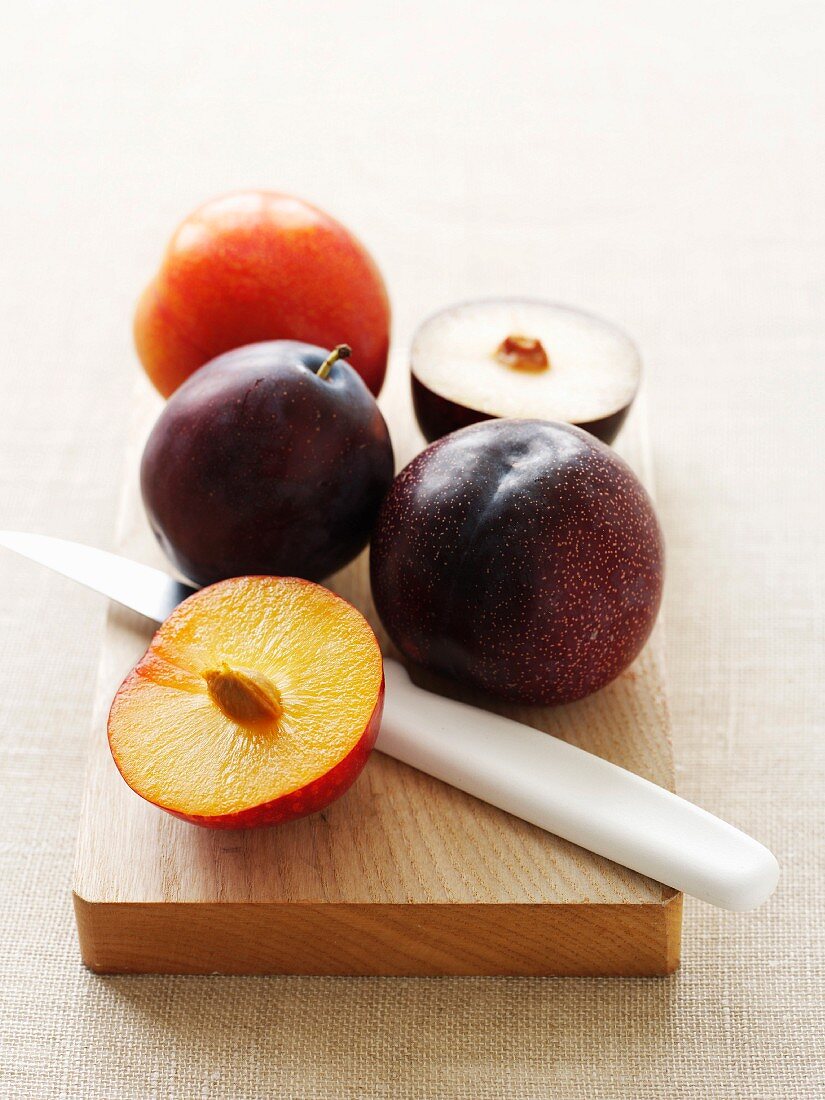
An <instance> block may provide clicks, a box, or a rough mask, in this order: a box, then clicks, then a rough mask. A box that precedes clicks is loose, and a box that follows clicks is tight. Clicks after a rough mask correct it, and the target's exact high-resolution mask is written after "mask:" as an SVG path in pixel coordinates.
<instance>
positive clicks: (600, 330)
mask: <svg viewBox="0 0 825 1100" xmlns="http://www.w3.org/2000/svg"><path fill="white" fill-rule="evenodd" d="M410 366H411V371H412V394H413V404H414V407H415V414H416V418H417V420H418V424H419V427H420V428H421V431H422V433H423V434H424V436H425V438H426V439H427V440H428V442H433V440H435V439H440V438H441V437H442V436H444V435H447V434H448V433H449V432H453V431H456V430H458V429H459V428H466V427H467V426H468V425H470V424H475V423H477V422H479V421H481V420H491V419H495V418H498V417H503V418H505V417H506V418H518V419H526V418H533V419H539V420H552V421H560V422H562V423H566V424H573V425H575V426H576V427H579V428H584V429H585V430H586V431H588V432H590V433H591V435H595V436H596V437H597V438H598V439H601V440H602V442H604V443H612V442H613V440H614V439H615V438H616V436H617V434H618V432H619V429H620V428H621V426H622V424H623V423H624V420H625V417H626V416H627V413H628V411H629V409H630V406H631V405H632V404H633V399H634V397H635V396H636V392H637V390H638V388H639V381H640V378H641V359H640V357H639V352H638V350H637V348H636V345H635V344H634V343H633V341H632V340H630V338H629V337H628V336H626V335H625V334H624V333H623V332H622V331H621V329H618V328H617V327H616V326H615V325H613V324H611V323H610V322H609V321H604V320H602V319H601V318H599V317H595V316H593V315H592V314H589V313H585V312H583V311H582V310H578V309H573V308H571V307H569V306H562V305H556V304H554V303H552V302H542V301H534V300H530V299H516V298H491V299H486V300H480V301H474V302H465V303H463V304H461V305H456V306H451V307H450V308H449V309H445V310H443V311H442V312H440V313H437V314H435V315H434V316H433V317H430V318H429V319H428V320H426V321H425V322H424V323H423V324H422V325H421V326H420V328H419V329H418V331H417V332H416V334H415V337H414V338H413V344H412V351H411V359H410Z"/></svg>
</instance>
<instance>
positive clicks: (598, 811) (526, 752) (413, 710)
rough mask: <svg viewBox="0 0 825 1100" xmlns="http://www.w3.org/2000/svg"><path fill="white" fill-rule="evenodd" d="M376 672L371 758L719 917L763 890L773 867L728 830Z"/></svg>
mask: <svg viewBox="0 0 825 1100" xmlns="http://www.w3.org/2000/svg"><path fill="white" fill-rule="evenodd" d="M385 674H386V678H387V693H386V700H385V706H384V719H383V722H382V725H381V732H380V734H379V737H378V742H377V744H376V748H378V749H380V751H381V752H385V753H387V754H388V755H390V756H394V757H396V759H398V760H401V761H403V762H404V763H405V764H410V765H411V766H412V767H414V768H419V769H420V770H421V771H423V772H427V773H428V774H429V775H433V776H435V777H436V778H437V779H441V780H443V781H444V782H445V783H450V784H452V786H454V787H458V788H460V789H461V790H462V791H466V792H467V793H468V794H471V795H475V797H476V798H481V799H483V800H484V801H485V802H489V803H491V804H492V805H493V806H498V807H499V808H500V809H502V810H506V811H507V812H508V813H511V814H515V815H516V816H517V817H521V818H524V820H525V821H530V822H532V824H533V825H538V826H540V828H542V829H547V830H548V831H549V832H551V833H556V835H557V836H560V837H563V838H564V839H565V840H569V841H572V842H573V843H574V844H579V845H581V847H583V848H587V849H589V850H590V851H592V852H596V853H597V854H598V855H601V856H605V857H606V858H607V859H612V860H614V861H615V862H616V863H621V864H623V865H624V866H625V867H630V868H631V869H632V870H634V871H639V872H640V873H641V874H643V875H648V876H650V878H653V879H656V880H658V881H659V882H663V883H665V885H667V886H672V887H673V888H674V889H676V890H682V891H684V892H685V893H686V894H692V895H694V896H695V897H697V898H701V899H702V900H703V901H707V902H710V904H711V905H718V906H720V907H721V908H722V909H733V910H736V911H740V912H743V911H745V910H748V909H753V908H754V907H755V906H757V905H760V904H761V903H762V902H763V901H765V900H766V899H767V898H768V897H770V895H771V894H772V893H773V890H774V888H775V887H776V883H777V881H778V878H779V865H778V864H777V862H776V859H775V858H774V856H773V855H772V854H771V852H769V851H768V849H767V848H765V847H764V846H763V845H761V844H759V843H758V842H757V841H756V840H753V839H752V838H751V837H749V836H747V835H746V834H745V833H743V832H740V831H739V829H735V828H734V827H733V826H732V825H728V824H726V823H725V822H724V821H720V819H719V818H717V817H714V816H713V815H712V814H709V813H707V812H706V811H705V810H702V809H700V808H699V807H698V806H694V805H693V804H692V803H690V802H686V801H685V799H683V798H679V797H678V795H675V794H672V793H671V792H670V791H667V790H665V789H664V788H663V787H658V786H657V785H656V784H655V783H651V782H649V781H648V780H647V779H642V778H641V776H638V775H634V774H633V772H629V771H627V770H626V769H624V768H620V767H618V766H617V765H615V764H611V763H609V762H608V761H606V760H602V759H601V758H600V757H598V756H594V755H593V754H592V753H589V752H585V751H584V750H582V749H578V748H576V747H575V746H573V745H568V744H567V743H566V742H565V741H562V740H560V739H559V738H557V737H553V736H551V735H550V734H547V733H542V732H541V731H540V730H535V729H532V728H531V727H530V726H525V725H523V724H522V723H520V722H514V721H511V720H510V719H509V718H502V717H501V716H500V715H498V714H492V713H490V712H489V711H486V710H481V709H480V708H478V707H471V706H467V705H466V704H464V703H458V702H455V701H454V700H452V699H445V698H444V697H443V696H440V695H435V694H433V693H432V692H429V691H424V690H422V689H421V688H418V687H416V686H415V685H414V684H413V683H412V682H411V680H410V678H409V676H408V675H407V672H406V670H405V669H404V668H403V666H402V665H401V664H399V663H398V662H397V661H392V660H388V661H386V662H385Z"/></svg>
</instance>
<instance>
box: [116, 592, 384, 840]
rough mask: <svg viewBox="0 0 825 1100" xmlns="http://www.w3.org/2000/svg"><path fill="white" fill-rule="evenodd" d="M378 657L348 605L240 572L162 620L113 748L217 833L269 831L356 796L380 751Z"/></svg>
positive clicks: (125, 771) (128, 683)
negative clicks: (352, 792) (350, 793)
mask: <svg viewBox="0 0 825 1100" xmlns="http://www.w3.org/2000/svg"><path fill="white" fill-rule="evenodd" d="M383 700H384V672H383V662H382V658H381V651H380V649H379V647H378V642H377V640H376V638H375V635H374V634H373V632H372V629H371V627H370V625H369V623H368V622H367V621H366V619H365V618H364V617H363V615H361V614H360V612H358V611H357V610H356V609H355V608H354V607H352V606H351V604H349V603H347V602H346V600H342V599H341V598H340V597H338V596H336V595H335V594H334V593H332V592H330V591H328V590H327V589H326V588H322V587H321V586H320V585H317V584H313V583H312V582H310V581H304V580H298V579H296V578H292V577H235V578H232V579H230V580H226V581H221V582H219V583H218V584H214V585H212V586H211V587H209V588H204V589H202V590H201V591H200V592H196V593H195V594H194V595H193V596H190V597H189V599H187V600H185V601H184V602H183V603H182V604H181V605H180V606H179V607H178V608H176V609H175V611H174V612H173V613H172V615H170V617H169V618H168V619H167V620H166V621H165V622H164V623H163V624H162V626H161V627H160V629H159V630H158V632H157V633H156V634H155V636H154V638H153V639H152V642H151V644H150V646H149V648H148V650H147V651H146V653H145V654H144V656H143V657H142V658H141V659H140V661H139V662H138V663H137V665H136V666H135V668H134V669H133V670H132V671H131V672H130V673H129V675H128V676H127V677H126V679H125V680H124V682H123V684H122V685H121V687H120V689H119V690H118V692H117V694H116V696H115V699H114V702H113V703H112V708H111V711H110V714H109V726H108V732H109V745H110V747H111V750H112V756H113V757H114V760H115V763H116V764H117V767H118V769H119V770H120V773H121V775H122V776H123V778H124V779H125V780H126V782H127V783H128V785H129V786H130V787H131V788H132V790H133V791H135V792H136V793H137V794H139V795H140V796H141V797H142V798H145V799H146V800H147V801H149V802H151V803H153V804H154V805H156V806H159V807H160V808H161V809H164V810H167V811H168V812H169V813H171V814H174V815H176V816H177V817H181V818H184V819H185V820H187V821H190V822H192V823H194V824H197V825H205V826H208V827H212V828H227V829H228V828H241V827H249V826H257V825H272V824H276V823H278V822H283V821H289V820H291V819H293V818H296V817H303V816H304V815H306V814H310V813H314V812H315V811H317V810H320V809H322V808H323V807H324V806H326V805H328V804H329V803H330V802H332V801H333V800H334V799H336V798H338V797H339V796H340V795H342V794H343V793H344V791H346V790H347V789H348V788H349V787H350V786H351V784H352V783H353V782H354V781H355V779H356V778H357V777H358V775H359V774H360V772H361V770H362V768H363V767H364V764H365V763H366V761H367V757H368V756H369V753H370V751H371V749H372V747H373V745H374V744H375V739H376V737H377V736H378V728H379V725H380V722H381V711H382V707H383Z"/></svg>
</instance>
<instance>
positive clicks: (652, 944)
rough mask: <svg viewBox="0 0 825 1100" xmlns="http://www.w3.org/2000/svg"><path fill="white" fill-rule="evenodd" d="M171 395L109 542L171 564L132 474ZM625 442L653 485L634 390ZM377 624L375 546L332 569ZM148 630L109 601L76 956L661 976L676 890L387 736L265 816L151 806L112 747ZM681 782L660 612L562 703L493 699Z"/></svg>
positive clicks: (674, 926) (161, 968)
mask: <svg viewBox="0 0 825 1100" xmlns="http://www.w3.org/2000/svg"><path fill="white" fill-rule="evenodd" d="M408 384H409V383H408V374H407V368H406V362H405V358H404V356H403V355H402V356H400V357H396V358H395V360H394V362H393V365H392V369H391V371H390V375H389V378H388V382H387V385H386V386H385V391H384V394H383V395H382V398H381V405H382V407H383V410H384V414H385V416H386V417H387V421H388V423H389V425H390V429H391V432H392V436H393V442H394V445H395V451H396V458H397V460H398V464H399V466H401V465H403V464H405V463H406V462H407V461H409V459H410V458H411V457H412V456H413V455H414V454H415V453H416V452H417V451H418V450H420V449H421V447H422V446H423V445H424V444H423V440H422V438H421V436H420V435H419V434H418V431H417V428H416V427H415V425H414V422H413V420H412V416H411V412H410V402H409V396H408ZM160 408H161V401H160V399H159V398H158V397H157V396H156V395H155V394H154V393H153V392H151V391H150V388H149V386H148V383H145V382H143V380H142V379H141V381H140V384H139V386H138V389H137V391H136V395H135V425H134V431H133V432H132V435H131V438H130V441H129V444H128V453H127V463H126V469H125V479H126V480H125V489H124V495H123V501H122V509H121V515H120V521H119V525H118V535H117V542H116V546H115V549H116V550H117V551H119V552H120V553H122V554H124V555H126V556H129V557H132V558H135V559H138V560H141V561H145V562H147V563H149V564H154V565H160V566H163V561H162V558H161V555H160V551H159V549H158V547H157V546H156V544H155V541H154V538H153V537H152V535H151V532H150V531H149V527H148V524H147V522H146V520H145V517H144V513H143V508H142V506H141V502H140V495H139V490H138V476H137V473H138V465H139V461H140V455H141V451H142V447H143V441H144V439H145V437H146V434H147V433H148V431H149V429H150V427H151V425H152V423H153V421H154V419H155V417H156V416H157V414H158V412H159V410H160ZM619 443H620V445H619V447H618V449H619V450H620V451H621V452H622V454H623V455H624V456H625V458H626V459H627V460H628V461H629V462H630V464H631V465H632V466H633V467H634V468H635V470H636V471H637V472H638V473H639V474H640V476H641V477H642V479H643V480H644V481H645V482H646V483H647V485H648V487H650V485H651V480H650V479H651V470H650V461H649V456H648V452H647V447H646V434H645V430H644V411H643V408H642V407H641V405H640V404H639V403H637V406H636V407H635V408H634V410H633V412H632V414H631V416H630V418H629V419H628V422H627V424H626V426H625V428H624V431H623V432H622V435H621V437H620V441H619ZM330 586H331V587H333V588H335V589H336V591H338V592H340V593H341V594H342V595H344V596H346V597H347V598H348V599H350V600H351V601H352V602H353V603H354V604H356V606H358V607H359V608H360V609H361V610H362V611H363V612H364V614H366V615H367V617H368V618H369V619H370V621H371V622H372V624H373V626H374V627H375V628H376V630H377V632H378V635H379V638H380V640H381V643H382V645H383V646H384V647H385V650H386V651H387V652H390V651H391V646H390V644H389V642H388V640H387V638H386V636H385V635H384V634H383V632H382V630H381V626H380V623H379V622H378V620H377V618H376V616H375V612H374V609H373V607H372V601H371V598H370V593H369V582H368V576H367V560H366V555H363V556H362V557H361V558H360V559H359V560H358V561H357V562H355V563H353V564H352V565H351V566H349V567H348V568H347V569H345V570H343V571H342V572H341V573H340V574H338V575H337V576H336V577H335V578H333V580H332V581H331V582H330ZM151 631H152V627H151V624H149V623H148V622H147V621H146V620H145V619H142V618H141V617H139V616H137V615H133V614H131V613H128V612H126V611H123V610H121V609H119V608H117V607H115V606H112V607H111V608H110V611H109V615H108V621H107V625H106V631H105V636H104V640H103V651H102V655H101V663H100V671H99V679H98V689H97V696H96V706H95V714H94V722H93V728H92V737H91V744H90V758H89V768H88V776H87V782H86V789H85V796H84V803H83V810H82V820H81V825H80V835H79V841H78V849H77V862H76V869H75V884H74V903H75V912H76V916H77V926H78V934H79V938H80V949H81V954H82V957H83V961H84V962H85V963H86V965H87V966H89V967H90V968H91V969H92V970H95V971H97V972H100V973H131V972H134V973H145V972H150V973H174V974H210V973H222V974H421V975H423V974H605V975H610V974H626V975H643V974H666V973H669V972H671V971H673V970H674V969H675V968H676V967H677V966H678V962H679V948H680V937H681V915H682V897H681V895H680V894H678V893H676V892H675V891H674V890H671V889H670V888H668V887H665V886H662V885H661V884H659V883H657V882H653V881H652V880H650V879H647V878H644V877H642V876H641V875H638V874H635V873H634V872H632V871H628V870H626V869H625V868H623V867H619V866H618V865H616V864H614V863H611V862H610V861H608V860H606V859H602V858H601V857H599V856H595V855H592V854H591V853H589V852H586V851H584V850H583V849H581V848H577V847H576V846H575V845H572V844H569V843H567V842H566V841H563V840H560V839H559V838H558V837H555V836H553V835H551V834H549V833H546V832H543V831H542V830H540V829H537V828H536V827H534V826H532V825H528V824H527V823H526V822H523V821H521V820H519V819H517V818H514V817H511V816H510V815H509V814H506V813H503V812H502V811H500V810H497V809H494V808H493V807H492V806H489V805H487V804H486V803H483V802H479V801H478V800H476V799H474V798H472V797H470V796H469V795H465V794H463V793H462V792H460V791H457V790H455V789H454V788H452V787H448V786H446V785H445V784H443V783H440V782H438V781H437V780H435V779H432V778H430V777H429V776H427V775H424V774H423V773H422V772H418V771H416V770H414V769H412V768H409V767H407V766H405V765H403V764H400V763H398V762H397V761H395V760H393V759H391V758H390V757H387V756H384V755H383V754H381V753H378V752H376V753H373V755H372V757H371V759H370V761H369V763H368V764H367V767H366V769H365V770H364V772H363V774H362V776H361V777H360V778H359V780H358V781H357V782H356V784H355V786H354V787H353V788H352V789H351V790H350V791H349V792H348V793H347V794H346V795H345V796H344V797H343V798H342V799H340V800H339V801H338V802H336V803H334V804H333V805H332V806H330V807H328V808H327V809H326V810H325V811H324V812H323V813H319V814H316V815H314V816H313V817H309V818H305V819H304V820H301V821H296V822H292V823H290V824H287V825H282V826H279V827H276V828H273V829H259V830H250V831H246V832H242V831H238V832H224V831H212V830H207V829H201V828H198V827H197V826H193V825H188V824H186V823H185V822H182V821H179V820H177V819H175V818H173V817H171V816H170V815H168V814H166V813H163V812H162V811H161V810H158V809H156V808H155V807H153V806H150V805H149V804H147V803H146V802H144V801H143V800H142V799H140V798H138V796H137V795H135V794H133V793H132V791H130V790H129V788H128V787H127V786H126V784H125V783H124V782H123V780H122V779H121V778H120V775H119V774H118V772H117V770H116V768H115V766H114V763H113V762H112V759H111V756H110V754H109V749H108V744H107V740H106V716H107V713H108V709H109V705H110V703H111V700H112V696H113V695H114V692H115V690H116V688H117V686H118V684H119V683H120V681H121V679H122V678H123V676H124V675H125V674H126V672H127V671H128V670H129V668H130V667H131V666H132V665H133V664H134V663H135V661H136V660H137V658H138V657H139V656H140V654H141V653H142V652H143V650H144V649H145V648H146V646H147V644H148V642H149V638H150V636H151ZM414 678H415V679H416V680H417V681H418V682H419V683H422V684H425V685H426V686H428V687H431V688H434V689H437V690H441V691H443V692H445V693H446V694H453V695H455V696H456V697H458V698H463V699H466V700H469V701H473V702H478V703H481V704H483V705H486V706H494V707H495V709H498V710H500V711H501V712H502V713H506V714H509V715H511V716H512V717H514V718H517V719H519V720H520V721H523V722H528V723H529V724H530V725H533V726H535V727H537V728H539V729H543V730H546V731H547V732H548V735H555V736H557V737H563V738H564V739H565V740H567V741H570V742H571V743H573V744H576V745H579V746H581V747H582V748H584V749H587V750H589V751H591V752H594V753H597V754H598V755H599V756H603V757H606V758H607V759H609V760H612V761H614V762H615V763H617V764H621V765H622V766H623V767H626V768H630V769H632V770H633V771H635V772H637V773H638V774H640V775H643V776H646V777H647V778H649V779H652V780H654V781H655V782H657V783H660V784H662V785H664V786H666V787H670V788H671V789H672V787H673V757H672V751H671V743H670V737H669V717H668V705H667V698H666V694H665V684H664V671H663V636H662V626H661V623H660V624H659V626H658V627H657V628H656V631H655V632H654V636H653V638H652V640H651V641H650V643H649V644H648V646H647V647H646V649H645V651H644V653H643V654H642V655H641V657H640V658H639V660H638V661H637V662H636V663H635V664H634V665H633V667H632V668H631V669H629V670H628V671H627V672H626V673H625V674H624V675H623V676H621V677H620V678H619V679H618V680H617V681H616V682H615V683H614V684H612V685H610V686H609V687H607V688H606V689H604V690H603V691H601V692H598V693H597V694H596V695H594V696H591V697H590V698H589V699H585V700H582V701H581V702H578V703H575V704H572V705H570V706H566V707H559V708H538V707H521V706H511V705H507V704H501V705H498V704H494V703H492V702H491V701H490V700H486V699H484V700H483V699H481V698H480V697H475V698H474V697H473V695H472V694H470V693H467V692H464V691H462V690H460V689H458V688H456V687H455V686H454V685H450V684H448V683H446V682H443V681H436V680H435V679H433V678H430V677H427V676H425V675H423V674H421V673H415V672H414Z"/></svg>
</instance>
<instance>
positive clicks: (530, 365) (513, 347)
mask: <svg viewBox="0 0 825 1100" xmlns="http://www.w3.org/2000/svg"><path fill="white" fill-rule="evenodd" d="M494 357H495V358H496V359H497V360H498V362H499V363H501V365H502V366H503V367H510V368H511V370H521V371H528V372H530V373H532V374H538V372H539V371H543V370H547V369H548V368H549V366H550V360H549V359H548V358H547V352H546V351H545V350H544V347H543V345H542V342H541V340H537V339H536V338H535V337H534V336H519V335H516V334H515V333H514V334H513V335H511V336H507V337H505V339H504V340H502V341H501V343H500V344H499V346H498V347H497V348H496V351H495V356H494Z"/></svg>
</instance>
